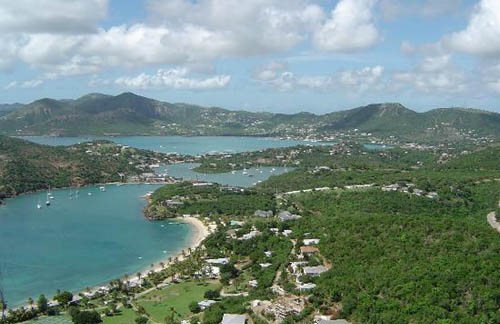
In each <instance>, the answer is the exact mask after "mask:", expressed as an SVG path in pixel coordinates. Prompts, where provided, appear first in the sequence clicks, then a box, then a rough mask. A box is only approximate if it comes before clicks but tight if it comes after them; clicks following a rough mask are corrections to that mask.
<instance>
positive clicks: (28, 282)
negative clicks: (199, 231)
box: [0, 137, 309, 307]
mask: <svg viewBox="0 0 500 324" xmlns="http://www.w3.org/2000/svg"><path fill="white" fill-rule="evenodd" d="M26 139H28V140H31V141H34V142H38V143H42V144H48V145H71V144H74V143H78V142H83V141H87V140H89V139H88V138H61V137H28V138H26ZM106 139H110V140H113V141H115V142H117V143H121V144H124V145H129V146H133V147H138V148H144V149H150V150H154V151H161V152H177V153H181V154H193V155H196V154H204V153H210V152H228V153H234V152H243V151H256V150H261V149H265V148H270V147H285V146H292V145H297V144H309V143H307V142H299V141H281V140H275V139H267V138H253V137H112V138H106ZM195 166H196V164H177V165H171V166H166V167H164V168H163V169H159V170H158V172H165V171H166V172H168V174H169V175H171V176H176V177H182V178H185V179H200V180H205V181H212V182H218V183H221V184H226V185H235V186H243V187H248V186H251V185H253V184H255V183H257V182H259V181H264V180H266V179H267V178H268V177H270V176H273V175H278V174H281V173H283V172H287V171H288V170H291V169H292V168H270V167H261V168H259V169H256V168H252V169H249V170H247V171H246V173H245V174H243V171H242V170H240V171H236V172H234V173H225V174H200V173H196V172H194V171H193V170H192V168H193V167H195ZM156 188H158V186H152V185H124V186H115V185H112V186H108V187H107V188H106V192H101V191H100V190H99V189H98V188H97V187H88V188H83V189H80V192H79V195H78V198H76V193H75V189H72V191H71V195H72V197H73V199H71V200H70V189H61V190H53V192H52V193H53V195H54V197H55V199H54V200H52V204H51V206H50V207H47V206H45V204H44V203H45V200H46V193H35V194H27V195H23V196H20V197H17V198H14V199H9V200H7V204H6V205H5V206H2V207H0V286H1V287H2V288H3V290H4V294H5V297H6V300H7V302H8V304H9V306H11V307H12V306H18V305H21V304H23V303H25V302H26V299H27V298H28V297H32V298H34V299H36V298H38V296H39V295H40V294H41V293H44V294H46V295H48V296H52V295H54V293H55V292H56V290H57V289H61V290H70V291H79V290H82V289H84V288H85V287H88V286H95V285H99V284H103V283H106V282H108V281H109V280H112V279H115V278H118V277H121V276H123V275H124V274H130V273H136V272H137V271H139V270H141V269H144V268H145V267H147V266H149V265H150V264H151V263H155V262H158V261H159V260H160V259H163V258H167V257H169V256H171V255H174V254H176V253H178V252H179V251H180V250H181V249H182V248H184V247H185V246H187V245H188V244H189V241H190V238H191V235H192V230H191V227H190V226H189V225H184V224H183V225H174V224H171V223H172V222H168V221H167V222H148V221H146V220H145V219H144V217H143V213H142V211H143V209H144V207H145V200H144V199H142V198H141V196H143V195H144V194H146V193H147V192H149V191H153V190H155V189H156ZM88 192H91V193H92V195H91V196H89V195H88ZM38 201H40V203H41V204H42V205H43V207H42V209H37V207H36V205H37V203H38ZM169 223H170V224H169Z"/></svg>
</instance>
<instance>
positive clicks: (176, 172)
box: [156, 163, 294, 187]
mask: <svg viewBox="0 0 500 324" xmlns="http://www.w3.org/2000/svg"><path fill="white" fill-rule="evenodd" d="M198 165H199V164H198V163H179V164H172V165H166V166H162V167H160V168H158V169H156V172H157V173H165V172H167V173H168V175H169V176H173V177H177V178H183V179H186V180H200V181H207V182H216V183H220V184H222V185H229V186H238V187H251V186H253V185H255V184H257V183H258V182H260V181H265V180H267V179H268V178H269V177H271V176H276V175H280V174H283V173H285V172H290V171H292V170H293V169H294V168H291V167H288V168H285V167H274V168H273V167H260V168H249V169H248V170H246V171H244V170H235V171H234V172H227V173H214V174H212V173H198V172H195V171H193V170H192V169H193V168H195V167H197V166H198Z"/></svg>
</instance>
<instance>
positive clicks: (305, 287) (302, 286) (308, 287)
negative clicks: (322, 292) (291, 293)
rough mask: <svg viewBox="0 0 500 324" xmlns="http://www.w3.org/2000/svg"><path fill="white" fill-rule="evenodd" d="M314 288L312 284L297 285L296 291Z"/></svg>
mask: <svg viewBox="0 0 500 324" xmlns="http://www.w3.org/2000/svg"><path fill="white" fill-rule="evenodd" d="M314 288H316V284H313V283H305V284H300V285H297V289H298V290H300V291H307V290H311V289H314Z"/></svg>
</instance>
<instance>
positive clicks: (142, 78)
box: [115, 68, 231, 90]
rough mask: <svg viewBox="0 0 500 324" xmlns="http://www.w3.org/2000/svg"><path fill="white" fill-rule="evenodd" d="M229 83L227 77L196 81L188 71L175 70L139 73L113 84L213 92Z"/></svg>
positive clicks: (228, 77)
mask: <svg viewBox="0 0 500 324" xmlns="http://www.w3.org/2000/svg"><path fill="white" fill-rule="evenodd" d="M230 81H231V76H229V75H216V76H213V77H210V78H204V79H198V78H191V77H189V70H188V69H186V68H176V69H170V70H162V69H160V70H158V71H157V72H156V74H146V73H141V74H139V75H137V76H135V77H121V78H118V79H116V80H115V84H117V85H119V86H122V87H126V88H134V89H159V88H172V89H188V90H213V89H222V88H225V87H227V85H228V84H229V82H230Z"/></svg>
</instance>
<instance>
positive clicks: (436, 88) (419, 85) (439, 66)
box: [392, 54, 468, 93]
mask: <svg viewBox="0 0 500 324" xmlns="http://www.w3.org/2000/svg"><path fill="white" fill-rule="evenodd" d="M392 82H393V86H394V87H396V88H400V87H404V86H410V87H412V88H414V89H416V90H417V91H419V92H423V93H460V92H464V91H465V90H466V89H467V88H468V80H467V78H466V74H465V72H464V71H462V70H461V69H460V68H459V67H457V66H455V65H453V64H452V63H451V56H450V55H446V54H443V55H437V56H427V57H424V59H423V61H422V63H421V64H420V65H419V66H418V67H417V68H415V69H414V70H412V71H403V72H397V73H394V75H393V77H392Z"/></svg>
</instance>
